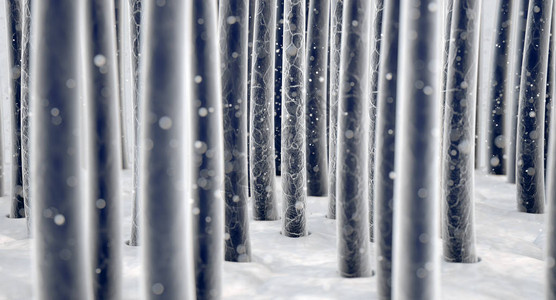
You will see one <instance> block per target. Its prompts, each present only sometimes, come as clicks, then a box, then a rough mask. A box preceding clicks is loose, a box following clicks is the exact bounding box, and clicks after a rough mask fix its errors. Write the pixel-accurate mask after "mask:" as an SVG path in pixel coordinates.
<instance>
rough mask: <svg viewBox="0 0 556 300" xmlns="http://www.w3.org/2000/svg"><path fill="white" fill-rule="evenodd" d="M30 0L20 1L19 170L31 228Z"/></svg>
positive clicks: (28, 223)
mask: <svg viewBox="0 0 556 300" xmlns="http://www.w3.org/2000/svg"><path fill="white" fill-rule="evenodd" d="M31 3H32V1H31V0H22V2H21V26H22V28H21V170H22V182H23V191H22V192H23V200H24V201H23V202H24V205H25V216H26V217H27V228H28V229H29V230H30V229H31V223H30V222H31V200H30V198H29V175H30V172H29V171H30V170H29V158H30V157H29V55H30V53H31V52H30V51H31V50H30V49H31V47H30V46H31V44H30V42H31V22H30V21H31Z"/></svg>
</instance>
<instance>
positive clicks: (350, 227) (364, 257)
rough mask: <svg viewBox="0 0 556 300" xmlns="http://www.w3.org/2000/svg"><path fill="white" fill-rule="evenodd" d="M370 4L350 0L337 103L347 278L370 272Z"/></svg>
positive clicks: (341, 257)
mask: <svg viewBox="0 0 556 300" xmlns="http://www.w3.org/2000/svg"><path fill="white" fill-rule="evenodd" d="M370 24H371V3H370V2H369V1H367V0H346V1H345V5H344V15H343V24H342V28H343V34H342V49H344V51H343V52H342V56H341V63H340V68H341V69H340V93H339V104H338V132H337V134H338V136H337V137H338V153H337V155H338V170H337V172H338V173H337V174H338V178H337V180H338V181H337V187H336V189H337V190H336V191H337V194H336V196H337V201H338V203H337V206H336V207H337V218H338V220H337V232H338V264H339V270H340V275H342V276H344V277H366V276H371V275H372V271H371V265H370V259H371V255H370V253H369V250H370V247H369V239H370V236H369V198H368V195H369V194H368V187H369V182H368V176H369V173H368V158H369V152H368V145H369V143H368V139H369V131H368V124H369V115H368V113H369V103H368V101H369V70H370V68H369V54H370V51H369V49H370V39H371V35H370V28H371V26H370Z"/></svg>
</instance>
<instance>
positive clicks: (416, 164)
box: [392, 0, 442, 299]
mask: <svg viewBox="0 0 556 300" xmlns="http://www.w3.org/2000/svg"><path fill="white" fill-rule="evenodd" d="M438 5H439V3H438V2H437V1H424V2H423V1H419V0H408V1H402V3H401V14H400V48H399V51H400V52H399V53H401V57H400V60H399V61H398V63H399V68H398V74H400V77H399V78H398V89H397V92H398V103H397V104H398V106H397V109H396V112H397V117H398V120H400V123H399V127H398V131H397V136H396V157H395V159H396V172H395V176H396V181H395V183H394V189H395V192H394V193H395V196H394V228H395V229H394V230H395V231H394V240H395V242H394V257H393V259H392V260H393V263H394V265H393V296H394V297H393V298H394V299H438V297H439V284H440V283H439V273H440V272H439V271H440V264H439V259H438V258H439V256H438V253H437V250H436V249H438V248H437V241H436V237H437V236H438V216H439V212H438V204H439V203H440V199H439V196H440V195H439V191H440V189H439V187H438V184H439V182H438V178H440V165H439V164H440V147H439V145H440V132H439V131H440V117H441V113H440V107H441V106H440V97H439V96H440V95H439V92H440V90H439V86H438V84H439V83H440V80H439V79H440V78H438V76H440V74H439V73H440V72H439V71H437V69H438V70H440V66H439V65H438V66H437V65H436V64H437V63H438V62H439V60H438V58H439V57H440V55H441V49H442V40H441V34H440V14H441V8H440V7H438ZM416 14H419V16H420V17H419V18H414V17H412V16H415V15H416ZM416 83H417V84H416Z"/></svg>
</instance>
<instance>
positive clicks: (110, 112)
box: [86, 0, 122, 299]
mask: <svg viewBox="0 0 556 300" xmlns="http://www.w3.org/2000/svg"><path fill="white" fill-rule="evenodd" d="M88 9H90V11H89V10H88V12H89V13H90V15H88V17H90V18H91V19H90V22H91V25H90V27H88V30H89V32H88V33H89V35H88V37H89V38H91V40H90V45H89V49H90V50H89V51H87V54H88V56H87V58H86V61H87V64H86V65H87V66H91V63H92V64H93V66H91V67H89V69H88V70H87V71H88V72H89V73H90V74H91V77H90V78H91V81H92V84H91V85H90V86H91V91H90V93H88V96H89V101H88V107H89V111H90V115H91V122H92V124H91V126H92V131H91V132H90V134H89V137H90V141H89V143H90V145H91V150H92V151H91V152H92V155H91V159H92V161H91V180H92V194H91V199H93V200H94V208H93V214H92V218H91V224H92V225H91V230H92V258H93V268H94V270H95V272H94V273H93V274H94V275H93V276H94V277H93V288H94V290H93V293H94V295H95V298H96V299H121V297H122V238H121V225H120V224H121V223H120V221H121V220H120V215H121V179H120V177H121V174H120V173H121V166H122V163H121V159H122V156H121V153H122V151H121V139H120V136H119V130H115V129H117V128H118V127H119V111H118V109H119V99H118V98H119V88H118V72H117V70H118V67H117V66H118V61H117V57H116V32H115V19H114V3H113V2H112V1H110V0H95V1H93V2H91V3H90V4H89V7H88Z"/></svg>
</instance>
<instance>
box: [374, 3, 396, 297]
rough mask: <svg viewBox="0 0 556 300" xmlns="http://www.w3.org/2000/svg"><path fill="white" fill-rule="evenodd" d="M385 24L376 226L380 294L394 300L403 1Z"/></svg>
mask: <svg viewBox="0 0 556 300" xmlns="http://www.w3.org/2000/svg"><path fill="white" fill-rule="evenodd" d="M383 20H384V23H383V25H382V33H383V34H382V42H381V47H380V48H381V49H380V51H381V57H380V71H379V76H378V95H377V114H376V116H377V118H376V157H375V159H376V160H375V162H376V170H375V181H374V182H375V183H374V186H375V189H374V193H375V197H374V199H375V205H374V209H375V212H374V213H375V223H374V226H375V242H376V262H377V263H376V275H377V293H378V297H379V299H391V297H392V238H393V235H392V234H393V217H394V211H393V206H394V179H395V176H394V172H395V168H394V167H395V149H396V135H397V132H396V130H397V126H396V123H397V121H396V106H397V93H396V87H397V83H398V57H399V55H398V39H399V26H400V0H395V1H386V2H385V3H384V12H383Z"/></svg>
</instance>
